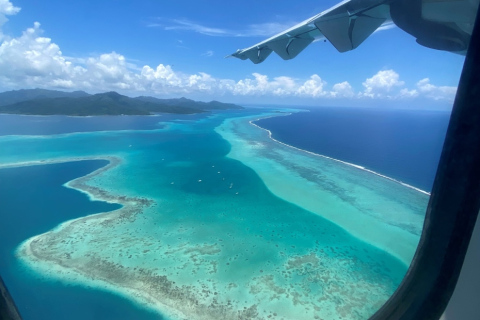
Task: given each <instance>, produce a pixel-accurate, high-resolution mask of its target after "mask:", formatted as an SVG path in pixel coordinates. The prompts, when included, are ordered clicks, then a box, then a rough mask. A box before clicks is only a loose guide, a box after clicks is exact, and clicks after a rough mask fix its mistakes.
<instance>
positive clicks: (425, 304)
mask: <svg viewBox="0 0 480 320" xmlns="http://www.w3.org/2000/svg"><path fill="white" fill-rule="evenodd" d="M479 11H480V9H479ZM479 11H477V19H476V22H475V25H474V28H473V32H472V37H471V40H470V45H469V48H468V51H467V54H466V57H465V62H464V65H463V70H462V74H461V77H460V82H459V85H458V89H457V94H456V97H455V102H454V105H453V109H452V114H451V117H450V122H449V125H448V130H447V134H446V138H445V142H444V146H443V151H442V155H441V157H440V162H439V165H438V168H437V174H436V177H435V182H434V185H433V189H432V193H431V196H430V200H429V204H428V208H427V212H426V216H425V222H424V228H423V232H422V235H421V238H420V242H419V245H418V247H417V251H416V253H415V256H414V258H413V261H412V263H411V264H410V267H409V269H408V271H407V274H406V275H405V277H404V279H403V281H402V283H401V284H400V286H399V287H398V288H397V290H396V291H395V293H394V294H393V295H392V296H391V297H390V299H389V300H388V301H387V302H386V303H385V304H384V305H383V306H382V307H381V308H380V309H379V310H378V311H377V312H376V313H375V314H374V315H373V316H372V317H371V318H370V320H394V319H422V320H423V319H439V318H440V316H441V315H442V313H443V312H444V310H445V308H446V306H447V304H448V301H449V300H450V297H451V295H452V294H453V291H454V289H455V285H456V283H457V280H458V277H459V275H460V271H461V269H462V264H463V261H464V259H465V254H466V252H467V249H468V244H469V241H470V238H471V235H472V233H473V229H474V227H475V223H476V220H477V216H478V213H479V210H480V165H479V163H480V41H479V39H480V19H479V18H478V17H479Z"/></svg>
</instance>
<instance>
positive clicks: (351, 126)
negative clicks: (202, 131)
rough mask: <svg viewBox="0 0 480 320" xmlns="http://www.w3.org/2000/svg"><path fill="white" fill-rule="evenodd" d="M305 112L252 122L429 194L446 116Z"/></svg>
mask: <svg viewBox="0 0 480 320" xmlns="http://www.w3.org/2000/svg"><path fill="white" fill-rule="evenodd" d="M303 109H305V108H303ZM308 110H309V111H310V112H299V113H294V114H292V115H290V116H285V117H274V118H268V119H262V120H260V121H257V122H256V124H257V125H259V126H261V127H263V128H265V129H268V130H270V131H271V132H272V136H273V138H275V139H277V140H279V141H281V142H284V143H286V144H289V145H292V146H295V147H297V148H301V149H304V150H308V151H311V152H314V153H317V154H321V155H326V156H329V157H332V158H335V159H339V160H342V161H346V162H350V163H354V164H357V165H361V166H364V167H366V168H368V169H370V170H373V171H376V172H378V173H380V174H383V175H386V176H389V177H392V178H394V179H397V180H400V181H402V182H405V183H408V184H410V185H413V186H415V187H417V188H420V189H422V190H425V191H428V192H430V191H431V189H432V185H433V181H434V178H435V173H436V169H437V165H438V161H439V159H440V154H441V151H442V147H443V141H444V139H445V134H446V131H447V126H448V121H449V119H450V112H440V111H423V110H422V111H419V110H389V109H358V108H338V107H335V108H333V107H332V108H326V107H324V108H309V109H308Z"/></svg>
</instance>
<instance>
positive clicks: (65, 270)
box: [0, 156, 183, 319]
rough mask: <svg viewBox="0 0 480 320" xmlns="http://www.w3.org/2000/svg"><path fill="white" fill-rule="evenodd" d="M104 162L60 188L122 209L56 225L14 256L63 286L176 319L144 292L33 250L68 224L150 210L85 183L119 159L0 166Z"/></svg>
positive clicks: (26, 242)
mask: <svg viewBox="0 0 480 320" xmlns="http://www.w3.org/2000/svg"><path fill="white" fill-rule="evenodd" d="M94 160H105V161H108V163H107V164H106V165H104V166H102V167H101V168H98V169H96V170H94V171H92V172H90V173H89V174H87V175H84V176H81V177H78V178H75V179H73V180H70V181H68V182H66V183H65V184H63V186H65V187H67V188H71V189H75V190H77V191H79V192H81V193H84V194H86V195H87V196H88V198H89V200H90V201H92V200H98V201H103V202H107V203H117V204H120V205H121V206H122V207H121V208H119V209H116V210H113V211H108V212H99V213H95V214H91V215H87V216H84V217H79V218H75V219H72V220H67V221H64V222H62V223H60V224H58V225H57V226H56V227H54V228H53V229H51V230H49V231H48V232H46V233H42V234H39V235H36V236H33V237H31V238H28V239H26V240H24V241H23V242H22V243H20V244H19V245H18V246H17V249H16V250H15V255H16V256H17V258H19V260H20V261H21V263H22V264H23V265H24V266H25V267H26V268H28V269H30V270H32V271H34V272H36V273H38V274H39V275H42V276H44V277H47V278H49V279H59V280H60V281H62V282H65V283H74V284H77V285H79V286H82V287H85V288H89V287H93V288H96V289H97V290H98V289H99V290H106V291H108V292H111V293H114V294H118V295H120V296H122V297H124V298H127V299H128V300H130V301H132V302H133V303H135V304H137V305H138V306H140V307H142V308H146V309H147V310H151V311H154V312H156V313H158V314H159V315H161V316H162V317H166V318H167V319H180V318H182V317H183V315H182V314H180V313H179V312H177V311H176V310H174V309H172V308H169V307H168V306H167V305H163V304H161V303H160V302H159V301H158V300H157V299H155V297H152V296H150V295H149V294H148V293H146V292H142V291H141V290H136V289H135V288H129V287H123V286H118V285H116V284H115V282H112V281H110V279H108V278H106V277H99V276H98V275H96V274H89V272H88V271H86V270H83V269H82V268H75V267H72V266H65V265H64V264H63V263H62V261H61V260H59V259H55V258H53V257H49V256H48V255H45V254H42V253H43V250H41V248H40V249H39V250H37V248H36V245H38V243H40V242H42V238H43V237H44V236H46V235H49V234H50V233H56V232H58V231H59V230H62V229H65V228H68V227H70V226H71V225H72V224H76V223H85V221H88V220H90V219H99V218H100V219H102V222H101V223H102V224H108V223H111V222H112V221H114V220H115V221H116V220H118V219H120V220H123V219H127V220H128V219H131V218H132V217H133V216H135V215H138V214H142V213H143V210H144V209H145V208H146V207H150V206H152V205H153V204H154V201H153V200H150V199H146V198H138V197H127V196H116V195H113V194H111V193H109V192H108V191H106V190H104V189H101V188H98V187H93V186H90V185H88V184H87V183H86V182H87V181H89V180H90V179H92V178H93V177H95V176H98V175H100V174H102V173H103V172H105V171H108V170H110V169H112V168H114V167H117V166H118V165H120V164H121V163H122V159H121V158H119V157H115V156H93V157H73V158H65V159H56V160H35V161H22V162H16V163H8V164H0V170H1V169H10V168H20V167H28V166H39V165H50V164H60V163H68V162H80V161H94Z"/></svg>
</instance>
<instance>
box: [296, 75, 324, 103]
mask: <svg viewBox="0 0 480 320" xmlns="http://www.w3.org/2000/svg"><path fill="white" fill-rule="evenodd" d="M326 84H327V83H326V82H325V81H323V80H322V79H321V78H320V77H319V76H318V75H317V74H314V75H312V76H311V77H310V79H309V80H307V81H305V83H304V84H303V85H301V86H300V87H299V88H298V89H297V91H296V94H298V95H300V96H311V97H315V98H316V97H322V96H325V95H326V94H327V92H325V91H324V90H323V87H324V86H325V85H326Z"/></svg>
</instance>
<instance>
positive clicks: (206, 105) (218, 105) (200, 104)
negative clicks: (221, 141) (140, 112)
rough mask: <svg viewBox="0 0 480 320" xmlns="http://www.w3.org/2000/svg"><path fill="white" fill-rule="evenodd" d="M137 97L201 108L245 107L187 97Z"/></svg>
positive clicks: (172, 104)
mask: <svg viewBox="0 0 480 320" xmlns="http://www.w3.org/2000/svg"><path fill="white" fill-rule="evenodd" d="M135 99H138V100H141V101H147V102H153V103H160V104H166V105H171V106H177V107H191V108H195V109H200V110H225V109H243V107H241V106H238V105H236V104H233V103H223V102H218V101H215V100H214V101H210V102H201V101H194V100H191V99H187V98H180V99H158V98H154V97H145V96H140V97H137V98H135Z"/></svg>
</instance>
